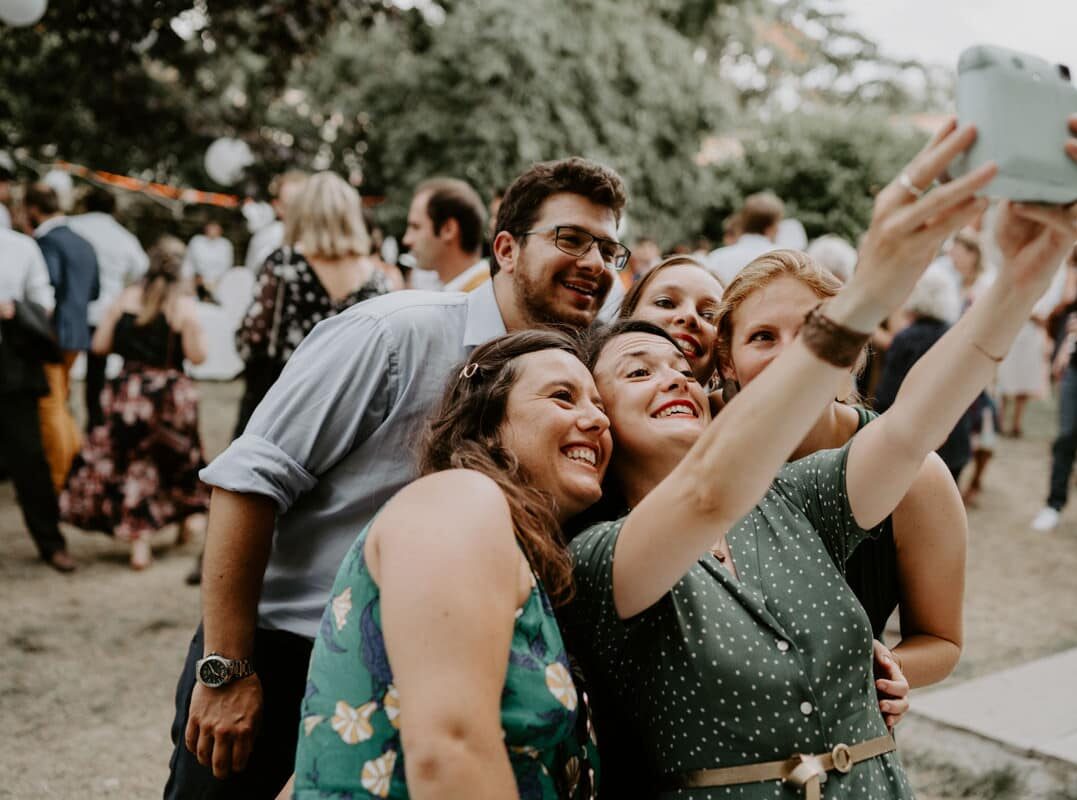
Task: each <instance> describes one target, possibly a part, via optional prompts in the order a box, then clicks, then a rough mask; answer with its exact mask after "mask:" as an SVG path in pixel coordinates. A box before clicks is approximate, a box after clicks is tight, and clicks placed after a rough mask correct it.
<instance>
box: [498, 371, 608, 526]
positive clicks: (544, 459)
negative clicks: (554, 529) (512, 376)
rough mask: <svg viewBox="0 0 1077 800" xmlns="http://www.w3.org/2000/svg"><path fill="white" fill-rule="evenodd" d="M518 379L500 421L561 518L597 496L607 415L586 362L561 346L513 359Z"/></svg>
mask: <svg viewBox="0 0 1077 800" xmlns="http://www.w3.org/2000/svg"><path fill="white" fill-rule="evenodd" d="M515 368H516V370H517V379H516V382H515V384H514V385H513V387H512V389H511V391H510V392H509V396H508V403H507V406H506V410H505V421H504V423H503V424H502V427H501V440H502V443H503V444H504V446H505V447H506V448H507V449H509V450H510V451H511V452H512V453H514V454H515V456H516V458H517V459H518V460H519V462H520V466H521V467H522V468H523V469H524V471H525V473H526V474H527V476H528V479H529V481H530V482H531V483H532V484H533V485H534V486H535V487H536V488H538V489H542V490H543V491H545V492H548V493H549V494H550V496H551V497H553V499H554V501H555V502H556V504H557V515H558V518H559V519H560V520H561V521H564V520H566V519H568V518H569V517H571V516H573V515H575V514H578V513H580V512H581V511H584V510H585V509H586V508H587V507H588V506H591V505H592V504H594V503H595V502H596V501H597V500H598V499H599V498H600V497H601V496H602V478H603V476H604V475H605V474H606V467H607V466H608V464H609V460H610V454H611V453H612V450H613V443H612V439H611V437H610V429H609V420H608V419H607V418H606V415H605V414H604V413H603V410H602V400H601V398H600V397H599V394H598V390H597V389H596V388H595V382H594V380H593V379H592V378H591V375H590V373H589V372H588V371H587V368H586V367H585V366H584V365H583V364H582V363H581V362H580V361H579V360H578V359H577V358H576V357H575V356H572V355H570V354H569V353H566V352H564V351H563V350H540V351H538V352H534V353H528V354H526V355H523V356H520V357H519V358H518V359H517V360H516V362H515Z"/></svg>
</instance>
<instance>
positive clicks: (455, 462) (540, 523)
mask: <svg viewBox="0 0 1077 800" xmlns="http://www.w3.org/2000/svg"><path fill="white" fill-rule="evenodd" d="M542 350H563V351H564V352H566V353H570V354H571V355H573V356H575V357H576V358H578V359H580V361H581V362H583V360H584V357H583V352H582V349H581V346H580V344H579V341H578V340H577V339H576V338H575V337H573V336H571V335H569V334H567V333H562V332H559V331H552V330H531V331H520V332H518V333H510V334H508V335H507V336H501V337H499V338H497V339H494V340H493V341H490V342H487V343H486V344H483V345H480V346H479V347H477V348H475V351H474V352H473V353H472V354H471V356H470V357H469V358H468V359H467V361H466V362H465V363H463V364H461V365H460V368H459V369H458V370H456V369H454V371H453V372H452V373H451V374H452V377H451V378H450V379H449V385H448V387H447V389H446V391H445V394H444V396H443V397H442V399H441V404H440V406H439V407H438V409H437V411H436V412H435V413H434V415H433V417H432V418H431V419H430V421H429V422H428V423H427V428H426V434H425V436H424V437H423V443H422V447H421V449H420V456H419V473H420V474H421V475H429V474H430V473H432V472H440V471H442V470H446V469H473V470H476V471H477V472H481V473H482V474H484V475H486V476H487V477H489V478H490V479H491V480H493V481H494V482H495V483H496V484H497V485H498V487H499V488H500V489H501V491H502V493H504V495H505V499H506V500H507V501H508V504H509V511H510V512H511V514H512V523H513V529H514V533H515V535H516V541H517V543H519V545H520V548H521V549H522V550H523V551H524V555H526V556H527V560H528V561H529V562H530V564H531V567H532V569H534V570H535V572H536V573H537V574H538V577H539V579H540V580H541V581H542V584H543V587H544V588H545V590H546V593H547V594H548V595H549V596H550V600H551V601H552V602H553V603H554V604H555V605H562V604H564V603H566V602H568V601H569V600H570V599H572V593H573V586H572V562H571V560H570V559H569V555H568V551H567V549H566V548H565V538H564V534H563V533H562V530H561V525H560V523H559V522H558V518H557V514H556V511H557V509H556V507H555V503H554V500H553V498H552V497H550V495H549V494H548V493H547V492H544V491H542V490H540V489H537V488H535V487H534V486H532V485H530V480H529V476H528V475H527V474H526V472H525V471H524V469H523V468H522V467H521V466H520V462H519V460H518V459H517V458H516V454H515V453H513V452H512V451H511V450H509V449H508V448H506V447H505V445H504V442H503V441H502V435H501V427H502V423H504V421H505V413H506V410H507V408H508V399H509V393H510V392H511V391H512V387H513V386H515V385H516V380H517V379H518V377H519V370H518V368H517V367H518V364H517V359H519V357H520V356H523V355H527V354H528V353H537V352H540V351H542Z"/></svg>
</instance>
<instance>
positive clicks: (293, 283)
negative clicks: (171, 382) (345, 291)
mask: <svg viewBox="0 0 1077 800" xmlns="http://www.w3.org/2000/svg"><path fill="white" fill-rule="evenodd" d="M389 290H390V286H389V281H388V280H387V279H386V277H385V274H384V273H383V272H382V271H381V270H380V269H377V268H376V267H375V268H374V269H373V271H372V272H371V275H370V277H369V278H368V279H367V281H366V283H364V284H363V285H362V286H360V287H359V288H358V289H356V290H355V291H354V292H352V293H351V294H349V295H347V296H346V297H344V298H343V299H341V300H339V301H335V302H334V301H333V299H332V298H331V297H330V296H329V292H328V291H326V289H325V287H324V286H323V285H322V282H321V281H320V280H318V275H317V273H315V272H314V269H313V267H311V266H310V263H309V262H308V261H307V260H306V259H305V258H304V257H303V256H302V255H301V254H300V253H297V252H296V251H295V250H293V249H292V248H290V247H282V248H280V249H279V250H277V251H275V252H274V253H273V254H272V255H271V256H269V258H268V259H267V260H266V264H265V267H264V268H263V269H262V271H261V272H259V273H258V283H257V284H256V285H255V287H254V299H253V300H252V301H251V304H250V307H249V308H248V309H247V313H246V314H245V315H244V317H243V322H242V323H241V324H240V326H239V329H238V330H237V331H236V352H238V353H239V357H240V358H242V359H243V361H245V362H250V361H251V360H252V359H258V358H269V359H272V360H274V361H278V362H279V363H281V364H283V363H284V362H286V361H287V360H288V359H289V358H291V357H292V353H294V352H295V349H296V348H297V347H298V346H299V344H300V342H302V341H303V339H304V338H305V337H306V335H307V334H308V333H310V332H311V331H312V330H313V329H314V326H315V325H317V324H318V323H319V322H321V321H322V320H323V319H328V318H329V317H332V316H335V315H337V314H339V313H340V312H341V311H344V310H345V309H347V308H350V307H351V306H353V305H355V304H356V303H361V302H362V301H363V300H369V299H370V298H371V297H377V296H378V295H381V294H385V293H386V292H388V291H389Z"/></svg>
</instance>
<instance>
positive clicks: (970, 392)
mask: <svg viewBox="0 0 1077 800" xmlns="http://www.w3.org/2000/svg"><path fill="white" fill-rule="evenodd" d="M1075 214H1077V209H1074V208H1070V209H1060V208H1040V207H1035V206H1017V205H1009V204H1007V205H1006V207H1005V208H1004V210H1003V212H1002V214H1001V216H1000V219H999V228H998V240H999V246H1000V248H1001V250H1002V253H1003V259H1004V263H1003V266H1002V269H1001V270H1000V271H999V276H998V279H997V280H996V281H995V283H994V284H993V285H992V286H991V287H990V288H989V289H988V290H987V291H986V292H985V293H984V294H983V295H981V297H980V298H979V299H978V300H977V301H976V302H975V303H974V304H973V306H972V308H971V309H970V310H969V311H968V312H967V313H966V314H965V316H964V317H962V318H961V319H960V320H959V321H958V323H957V324H956V325H954V327H953V328H951V329H950V330H949V331H948V332H947V333H946V335H945V336H943V337H942V339H940V340H939V341H938V342H937V343H936V344H935V346H934V347H932V348H931V349H930V350H929V351H928V352H927V354H926V355H925V356H924V357H923V358H921V359H920V360H919V361H918V362H916V365H915V366H913V368H912V369H911V370H910V371H909V374H908V376H907V377H906V379H905V381H904V382H903V383H902V384H901V389H900V390H899V391H898V395H897V399H896V400H895V401H894V405H893V406H892V407H891V408H890V409H889V410H888V411H887V412H886V413H884V414H883V415H882V416H881V417H879V418H878V419H877V420H875V422H874V423H872V424H871V425H870V426H868V427H867V428H865V429H864V430H863V431H862V432H861V435H858V436H857V437H856V439H855V440H854V441H853V445H852V448H851V449H850V451H849V470H848V479H847V481H848V491H849V502H850V505H851V507H852V510H853V513H854V515H855V516H856V519H857V522H858V523H859V524H861V525H863V526H865V527H871V526H874V525H877V524H878V523H879V522H880V521H882V520H883V519H884V518H885V517H886V516H887V515H888V514H889V513H890V512H891V511H893V509H894V508H895V507H896V506H897V504H898V503H899V502H900V501H901V498H902V497H903V496H904V495H905V492H906V491H908V488H909V486H911V485H912V482H913V479H914V478H915V477H916V474H917V472H918V471H919V469H920V465H921V464H922V463H923V460H924V458H925V457H926V456H927V454H928V453H930V452H931V451H932V450H934V449H936V448H937V447H938V446H939V445H941V444H942V442H943V441H944V440H945V439H946V437H947V435H948V434H949V433H950V431H951V430H952V429H953V427H954V425H955V424H957V421H958V419H960V417H961V415H962V414H963V413H965V410H966V409H967V408H968V407H969V405H970V404H971V403H972V401H973V400H975V399H976V396H977V395H978V394H979V393H980V392H981V391H982V390H983V387H984V386H986V385H987V383H988V382H989V381H990V380H991V378H992V376H993V375H994V374H995V369H996V368H997V366H998V362H999V361H1001V360H1002V358H1003V357H1004V356H1005V355H1006V353H1007V352H1008V351H1009V349H1010V345H1012V344H1013V340H1014V338H1015V337H1016V336H1017V332H1018V331H1019V330H1020V328H1021V326H1022V325H1024V324H1025V322H1026V321H1027V320H1028V318H1029V315H1030V313H1031V311H1032V306H1033V305H1034V304H1035V303H1036V301H1037V300H1038V299H1039V298H1040V297H1041V296H1042V295H1043V293H1044V291H1045V290H1046V289H1047V285H1048V283H1050V281H1051V278H1052V276H1053V275H1054V272H1055V270H1056V269H1057V268H1058V265H1059V264H1060V263H1062V260H1063V259H1064V258H1065V257H1066V254H1067V253H1068V252H1069V250H1070V248H1071V247H1072V246H1073V242H1074V240H1075V239H1077V216H1075Z"/></svg>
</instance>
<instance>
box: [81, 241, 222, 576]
mask: <svg viewBox="0 0 1077 800" xmlns="http://www.w3.org/2000/svg"><path fill="white" fill-rule="evenodd" d="M149 255H150V267H149V271H148V272H147V273H146V276H145V278H144V279H143V281H142V282H141V283H140V284H138V285H136V286H132V287H129V288H128V289H126V290H125V291H124V292H123V293H122V294H121V295H120V297H119V298H118V299H117V300H116V302H115V304H114V305H113V306H112V308H110V309H109V310H108V313H107V315H106V316H105V318H104V319H103V320H102V321H101V324H100V325H99V326H98V328H97V332H96V333H95V334H94V338H93V345H92V346H93V351H94V352H95V353H97V354H99V355H107V354H108V353H117V354H119V355H121V356H123V357H124V366H123V371H122V372H121V373H120V374H119V375H118V376H117V377H116V378H114V379H112V380H111V381H109V382H108V383H107V384H106V386H105V389H104V391H103V392H102V393H101V406H102V409H103V410H104V414H105V422H104V424H103V425H99V426H97V427H96V428H94V429H93V430H92V431H91V432H90V435H89V437H88V438H87V440H86V442H85V444H84V445H83V447H82V452H80V453H79V455H78V456H77V457H76V459H75V462H74V464H73V465H72V467H71V472H70V473H69V474H68V479H67V487H66V489H65V490H64V492H63V494H62V496H61V498H60V511H61V514H62V517H63V519H64V521H66V522H69V523H71V524H73V525H77V526H78V527H80V528H84V529H87V530H101V531H105V532H107V533H110V534H112V535H113V536H115V537H116V538H117V539H121V540H123V541H127V542H130V543H131V566H132V567H133V568H134V569H145V568H146V567H148V566H149V565H150V562H151V561H152V559H153V553H152V550H151V548H150V540H149V536H150V534H151V533H153V532H154V531H156V530H158V529H160V528H163V527H164V526H166V525H169V524H171V523H179V525H180V536H179V538H180V540H182V539H184V538H185V537H186V535H187V527H186V526H187V520H188V518H189V517H190V516H191V515H193V514H200V513H204V512H205V511H206V509H207V507H208V502H209V492H208V490H207V489H206V487H205V486H204V485H203V484H202V483H201V482H200V481H199V480H198V470H199V469H201V468H202V467H203V466H204V465H205V459H204V458H203V456H202V443H201V439H200V437H199V433H198V392H197V390H196V389H195V385H194V383H193V382H192V381H191V379H190V378H188V377H187V376H186V375H185V374H184V372H183V361H184V359H187V360H188V361H191V362H192V363H194V364H198V363H201V362H202V361H203V360H205V357H206V343H205V336H204V334H203V331H202V328H201V326H200V325H199V323H198V319H197V317H196V316H195V304H194V301H193V300H192V299H191V298H189V297H184V296H182V292H181V288H180V287H181V284H180V273H181V267H182V265H183V256H184V247H183V244H182V243H181V242H180V241H179V240H178V239H175V238H173V237H170V236H166V237H163V238H162V239H161V240H160V241H158V243H157V244H156V245H155V246H154V247H153V248H152V250H151V251H150V254H149Z"/></svg>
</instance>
